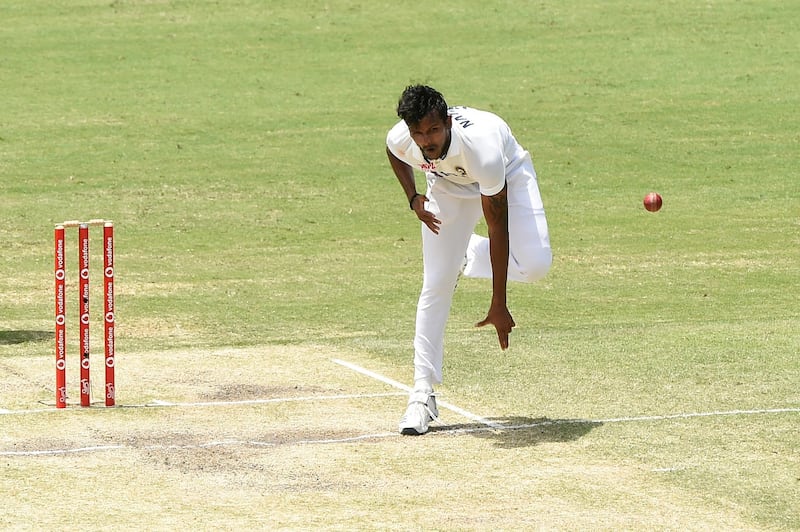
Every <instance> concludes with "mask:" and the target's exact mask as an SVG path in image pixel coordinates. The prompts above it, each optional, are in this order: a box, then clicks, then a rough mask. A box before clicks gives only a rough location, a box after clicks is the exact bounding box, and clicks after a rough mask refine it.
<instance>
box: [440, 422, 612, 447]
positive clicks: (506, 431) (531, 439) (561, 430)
mask: <svg viewBox="0 0 800 532" xmlns="http://www.w3.org/2000/svg"><path fill="white" fill-rule="evenodd" d="M487 421H489V422H490V423H491V424H492V425H488V424H486V423H465V424H461V425H436V424H435V423H434V424H431V427H430V430H431V432H437V431H448V432H462V433H466V434H470V435H472V436H475V437H476V438H485V439H488V440H493V441H494V442H495V445H496V446H497V447H502V448H506V449H511V448H516V447H531V446H534V445H539V444H540V443H558V442H569V441H575V440H577V439H579V438H581V437H582V436H584V435H586V434H588V433H589V432H590V431H591V430H592V429H594V428H596V427H599V426H601V425H602V423H600V422H598V421H589V420H586V419H549V418H546V417H540V418H532V417H526V416H507V417H498V418H488V419H487Z"/></svg>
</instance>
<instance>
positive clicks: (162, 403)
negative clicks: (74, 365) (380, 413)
mask: <svg viewBox="0 0 800 532" xmlns="http://www.w3.org/2000/svg"><path fill="white" fill-rule="evenodd" d="M397 395H402V394H400V393H368V394H345V395H317V396H313V395H310V396H306V397H276V398H271V399H243V400H240V401H199V402H194V403H173V402H170V401H161V400H159V399H155V400H153V401H151V402H149V403H147V404H144V405H136V406H137V407H159V406H190V407H200V406H234V405H263V404H269V403H291V402H304V401H335V400H340V399H368V398H374V397H393V396H397ZM127 408H131V407H127Z"/></svg>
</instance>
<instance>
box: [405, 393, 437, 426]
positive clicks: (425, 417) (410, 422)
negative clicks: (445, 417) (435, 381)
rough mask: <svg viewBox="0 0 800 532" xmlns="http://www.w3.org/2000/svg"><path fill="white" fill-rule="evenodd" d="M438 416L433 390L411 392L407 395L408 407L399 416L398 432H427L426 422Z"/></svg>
mask: <svg viewBox="0 0 800 532" xmlns="http://www.w3.org/2000/svg"><path fill="white" fill-rule="evenodd" d="M438 417H439V409H438V408H437V407H436V396H435V395H433V392H430V393H428V392H420V391H415V392H412V393H411V395H410V396H409V397H408V408H406V413H405V414H404V415H403V417H402V418H400V427H399V428H400V434H404V435H406V436H420V435H422V434H425V433H426V432H428V423H429V422H430V421H433V420H434V419H436V418H438Z"/></svg>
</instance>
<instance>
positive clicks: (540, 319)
mask: <svg viewBox="0 0 800 532" xmlns="http://www.w3.org/2000/svg"><path fill="white" fill-rule="evenodd" d="M403 8H404V9H401V8H400V7H398V5H397V4H396V3H391V2H383V1H376V2H362V3H358V4H356V3H350V2H343V1H340V0H332V1H328V2H317V1H312V2H306V3H300V4H298V3H297V2H286V1H283V0H278V1H270V2H259V1H255V0H241V1H236V2H223V3H218V2H179V1H175V2H169V1H124V0H114V1H111V0H104V1H92V0H82V1H79V2H72V1H70V2H67V1H61V2H53V1H48V2H44V1H39V0H36V1H25V2H23V1H21V0H9V1H5V2H3V3H2V5H0V20H2V21H3V23H2V24H0V43H2V45H3V54H2V55H1V56H0V94H2V112H0V199H2V207H0V469H1V470H2V475H0V491H2V492H3V493H6V494H8V495H7V496H6V497H5V499H4V503H3V504H2V507H1V508H0V526H1V527H4V528H33V529H61V528H75V527H78V526H80V527H84V528H87V529H102V528H117V527H120V528H122V527H124V528H152V529H164V528H168V527H169V528H175V529H197V528H211V527H215V528H225V529H242V528H325V529H350V528H380V529H393V528H419V529H453V530H455V529H458V530H464V529H486V528H496V529H517V528H554V529H709V528H726V529H755V530H776V529H800V510H798V507H797V500H800V451H799V450H798V449H800V436H798V435H799V434H800V432H798V428H797V427H798V422H800V392H798V382H800V359H798V357H797V353H798V352H800V333H799V332H798V331H800V311H798V306H797V303H796V301H797V295H798V290H797V281H798V271H799V268H798V265H799V264H800V251H798V250H800V209H798V200H799V199H800V186H798V183H800V169H798V165H797V153H800V136H798V131H800V115H798V113H797V111H796V110H797V109H798V108H800V95H799V94H800V93H798V91H797V87H798V86H800V70H798V69H797V68H796V67H795V64H796V58H795V56H796V51H797V42H799V41H800V30H799V29H798V27H797V24H796V21H797V20H798V19H800V5H797V4H796V3H792V2H784V1H778V0H775V1H773V0H763V1H734V0H720V1H716V2H702V3H697V2H689V1H685V0H675V1H672V2H667V3H664V2H654V1H649V0H648V1H644V2H638V3H631V2H624V1H615V0H608V1H603V2H599V1H585V2H572V3H563V2H554V1H549V0H548V1H544V2H537V3H530V2H524V1H522V0H509V1H507V2H503V3H502V4H497V5H492V4H491V3H486V2H479V1H475V0H469V1H465V2H439V3H435V5H431V4H430V3H412V4H403ZM413 82H424V83H429V84H431V85H432V86H434V87H436V88H438V89H439V90H441V91H442V92H443V93H444V95H445V96H446V97H447V99H448V102H449V103H450V104H453V105H458V104H465V105H471V106H475V107H479V108H484V109H488V110H492V111H495V112H497V113H498V114H500V115H501V116H503V117H504V118H506V119H507V121H508V122H509V123H510V125H511V126H512V128H513V130H514V131H515V133H516V136H517V137H518V138H519V140H520V141H521V142H522V144H523V145H525V146H526V147H527V148H529V149H530V151H531V152H532V154H533V157H534V162H535V165H536V167H537V172H538V174H539V179H540V188H541V191H542V195H543V197H544V201H545V207H546V210H547V213H548V221H549V224H550V229H551V238H552V243H553V248H554V255H555V258H554V264H553V268H552V270H551V273H550V274H549V275H548V277H547V278H546V279H544V280H543V281H541V282H539V283H537V284H535V285H516V284H512V285H510V288H509V304H510V308H511V311H512V313H513V314H514V317H515V320H516V322H517V324H518V327H517V328H516V329H515V330H514V332H513V333H512V336H511V349H510V350H509V351H507V352H500V351H499V349H498V348H497V346H496V344H497V340H496V337H495V335H494V332H493V331H492V330H490V329H478V330H476V329H474V328H473V326H472V325H473V324H474V323H475V322H476V321H478V320H479V319H481V318H482V317H483V316H484V314H485V312H486V309H487V308H488V303H489V290H490V287H489V284H488V283H487V282H485V281H477V280H469V279H465V280H463V281H461V283H460V284H459V288H458V291H457V293H456V297H455V301H454V307H453V312H452V314H451V320H450V322H449V325H448V332H447V344H446V356H445V383H444V384H443V386H442V387H441V388H440V390H439V391H440V392H441V393H442V399H443V400H444V401H446V402H448V403H449V404H451V405H452V406H453V407H454V408H453V409H446V410H443V412H442V414H443V415H442V418H443V422H444V425H442V426H438V427H437V428H436V430H435V431H433V432H432V433H431V434H429V435H426V436H424V437H421V438H403V437H400V436H398V435H395V434H394V432H395V430H396V423H397V421H398V419H399V416H400V415H401V414H402V412H403V409H404V406H405V397H404V396H403V391H402V390H401V389H399V388H397V387H396V386H393V385H392V384H390V383H388V382H387V381H398V382H400V383H409V382H410V380H411V377H412V367H411V357H412V352H411V340H412V335H413V319H414V311H415V306H416V298H417V294H418V290H419V286H420V282H421V257H420V249H419V247H420V238H419V227H418V223H417V222H416V220H415V218H414V217H413V214H412V213H410V212H409V210H408V206H407V203H406V201H405V199H404V197H403V194H402V191H401V189H400V187H399V185H398V184H397V182H396V179H395V178H394V176H393V175H392V173H391V170H390V168H389V166H388V163H387V161H386V156H385V153H384V138H385V134H386V132H387V131H388V129H389V128H390V127H391V126H392V125H393V124H394V122H395V120H396V117H395V115H394V112H393V108H394V105H395V104H396V101H397V98H398V97H399V95H400V93H401V91H402V89H403V88H404V87H405V86H406V85H407V84H409V83H413ZM422 186H423V184H422V179H420V180H419V187H420V188H421V187H422ZM651 190H655V191H658V192H660V193H661V194H662V196H663V198H664V207H663V209H662V210H661V211H660V212H658V213H648V212H646V211H645V210H644V209H643V208H642V205H641V200H642V198H643V196H644V195H645V194H646V193H647V192H649V191H651ZM100 217H102V218H108V219H113V220H114V222H115V225H116V240H117V242H116V245H117V271H116V273H117V285H118V288H117V289H118V294H117V296H118V297H117V306H118V312H117V321H118V342H117V350H118V365H117V372H118V378H119V381H118V402H119V404H120V405H122V406H124V407H127V408H117V409H113V410H105V409H103V408H94V409H91V410H88V411H87V410H81V409H78V408H70V409H68V410H67V411H65V412H52V411H50V408H49V406H48V405H49V404H51V403H52V402H53V399H54V391H53V385H54V377H53V373H54V371H53V332H52V331H53V325H52V311H53V309H52V306H53V293H52V288H53V281H52V268H53V258H52V248H53V243H52V238H53V235H52V228H53V224H54V223H56V222H59V221H63V220H67V219H89V218H100ZM74 238H76V236H75V234H74V233H71V234H70V239H74ZM95 242H97V241H95ZM98 251H99V249H98V246H97V244H96V243H95V249H94V251H93V253H95V254H94V255H93V262H94V264H95V265H97V264H99V262H100V255H99V253H97V252H98ZM68 253H69V258H70V261H71V262H70V264H69V266H70V268H71V274H72V280H73V281H74V273H75V265H76V259H77V249H76V245H75V243H74V241H73V240H70V246H69V247H68ZM73 255H74V256H73ZM96 278H97V277H96V276H95V279H96ZM74 284H75V283H74V282H73V284H72V285H71V288H73V289H74ZM98 287H99V283H95V290H96V289H97V288H98ZM73 293H74V292H73ZM95 294H96V295H95ZM100 301H101V297H100V294H99V293H97V292H93V299H92V305H93V306H92V309H93V313H94V316H97V315H98V314H99V313H98V309H99V308H100ZM75 310H76V309H75V308H74V307H71V312H73V315H72V316H71V320H72V321H71V323H70V326H71V328H70V329H68V333H69V334H70V335H71V336H70V355H71V356H69V358H68V362H69V363H70V366H69V372H70V373H69V375H70V379H74V377H75V375H76V373H77V369H78V366H77V363H76V359H75V355H74V353H76V352H77V341H76V336H77V326H76V320H75V319H74V311H75ZM100 329H101V328H100V326H99V323H98V324H97V325H95V326H94V330H95V331H96V332H97V333H99V331H100ZM95 338H96V339H94V345H95V346H100V340H99V339H100V336H99V334H98V336H96V337H95ZM334 359H336V360H343V361H346V362H348V363H352V364H355V365H357V366H359V367H362V368H365V369H366V370H369V371H372V372H375V374H376V375H377V376H378V377H382V378H384V379H386V380H383V381H382V380H380V379H378V378H375V377H370V376H369V375H366V374H363V373H359V372H357V371H353V370H352V369H350V368H348V367H345V366H342V365H341V364H337V363H336V362H334V361H333V360H334ZM99 360H100V352H99V351H97V353H96V354H94V361H95V362H94V364H95V366H94V367H95V369H96V368H98V367H99ZM95 375H96V378H95V381H94V393H95V397H96V398H97V397H98V395H97V394H99V393H100V387H101V383H100V377H99V375H100V374H99V372H96V373H95ZM70 382H71V384H70V385H71V386H72V389H71V391H70V395H71V400H73V401H74V400H77V388H75V383H74V381H73V380H71V381H70ZM146 405H147V406H146ZM497 425H500V428H497V427H496V426H497ZM78 500H83V501H84V502H85V505H84V507H85V512H84V513H80V512H76V511H75V509H76V508H77V507H78V506H77V504H76V503H77V501H78Z"/></svg>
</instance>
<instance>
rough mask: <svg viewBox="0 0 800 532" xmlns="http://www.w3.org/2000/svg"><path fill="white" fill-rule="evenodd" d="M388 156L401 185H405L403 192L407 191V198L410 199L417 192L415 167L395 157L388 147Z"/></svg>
mask: <svg viewBox="0 0 800 532" xmlns="http://www.w3.org/2000/svg"><path fill="white" fill-rule="evenodd" d="M386 156H387V157H388V158H389V164H390V165H391V166H392V171H393V172H394V175H396V176H397V180H398V181H399V182H400V186H401V187H403V192H405V193H406V198H408V199H409V201H410V200H411V198H413V197H414V194H416V193H417V183H416V181H415V180H414V169H413V168H411V166H409V165H408V164H406V163H404V162H403V161H401V160H400V159H398V158H397V157H395V156H394V154H393V153H392V152H391V151H390V150H389V148H386Z"/></svg>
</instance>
